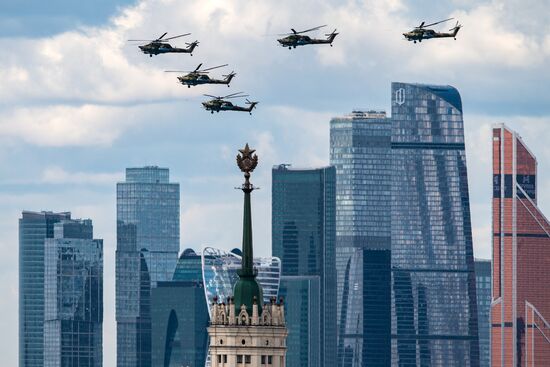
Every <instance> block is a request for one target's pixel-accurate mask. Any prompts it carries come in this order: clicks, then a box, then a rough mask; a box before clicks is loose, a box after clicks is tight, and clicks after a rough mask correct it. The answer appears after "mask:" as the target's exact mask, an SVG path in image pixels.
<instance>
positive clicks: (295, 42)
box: [277, 24, 338, 50]
mask: <svg viewBox="0 0 550 367" xmlns="http://www.w3.org/2000/svg"><path fill="white" fill-rule="evenodd" d="M323 27H326V24H325V25H321V26H318V27H314V28H311V29H306V30H305V31H300V32H297V31H296V30H295V29H294V28H291V29H290V30H291V31H292V33H284V34H280V35H279V36H286V37H284V38H281V39H278V40H277V41H278V42H279V43H280V44H281V46H283V47H288V49H289V50H291V49H292V48H296V46H305V45H317V44H323V43H327V44H329V45H330V47H332V41H334V38H335V37H336V36H337V35H338V33H336V29H335V30H334V31H332V33H327V34H325V36H327V38H326V39H317V38H311V37H309V36H305V35H302V33H307V32H311V31H315V30H317V29H320V28H323Z"/></svg>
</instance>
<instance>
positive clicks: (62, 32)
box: [0, 0, 550, 366]
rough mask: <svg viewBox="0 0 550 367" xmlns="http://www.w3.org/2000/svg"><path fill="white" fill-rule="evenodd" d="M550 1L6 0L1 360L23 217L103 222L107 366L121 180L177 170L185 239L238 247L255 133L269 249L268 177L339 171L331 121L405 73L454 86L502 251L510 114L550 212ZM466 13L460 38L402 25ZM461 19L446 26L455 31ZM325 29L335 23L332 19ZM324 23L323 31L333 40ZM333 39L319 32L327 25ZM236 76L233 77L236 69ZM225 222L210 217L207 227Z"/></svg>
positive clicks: (259, 224)
mask: <svg viewBox="0 0 550 367" xmlns="http://www.w3.org/2000/svg"><path fill="white" fill-rule="evenodd" d="M549 9H550V3H549V1H548V0H510V1H497V0H494V1H490V0H489V1H483V0H477V1H474V0H447V1H437V2H434V1H428V0H418V1H405V0H376V1H375V0H371V1H353V0H349V1H345V0H341V1H336V0H324V1H319V0H278V1H271V0H270V1H267V0H266V1H244V0H230V1H229V0H220V1H204V0H202V1H201V0H188V1H181V0H180V1H176V0H143V1H139V2H135V1H130V0H118V1H111V0H95V1H88V2H75V1H69V0H51V1H48V2H44V1H39V0H20V1H10V0H3V1H0V48H1V49H2V52H1V53H0V232H1V233H2V236H1V237H0V251H1V253H2V254H3V255H2V256H1V257H0V294H2V297H1V299H0V330H2V331H3V333H2V334H1V335H0V355H2V360H3V364H4V365H6V366H15V365H17V338H16V337H15V336H16V335H17V292H18V286H17V284H18V283H17V282H18V280H17V263H18V259H17V246H18V232H17V219H18V218H19V216H20V212H21V210H23V209H26V210H55V211H66V210H68V211H71V212H72V213H73V216H74V217H87V218H88V217H89V218H91V219H92V220H93V221H94V227H95V228H94V229H95V236H96V237H98V238H103V239H104V241H105V242H104V246H105V320H104V333H105V335H104V360H105V365H106V366H114V365H115V349H116V348H115V346H116V342H115V341H116V339H115V322H114V250H115V247H116V243H115V240H116V233H115V232H116V223H115V216H116V213H115V182H117V181H119V180H121V179H122V178H123V172H124V168H125V167H129V166H143V165H159V166H165V167H169V168H170V170H171V178H172V180H173V181H175V182H179V183H180V184H181V209H182V210H181V248H182V249H183V248H186V247H194V248H200V247H202V246H203V245H204V244H209V245H214V246H219V247H222V248H231V247H234V246H236V245H238V244H239V243H240V236H241V234H240V231H239V228H240V221H241V199H242V198H241V194H239V192H237V191H236V190H233V187H234V186H236V185H238V184H239V183H240V182H241V177H240V175H239V174H238V173H237V171H236V167H235V163H234V157H235V153H236V151H235V150H236V149H237V148H238V147H241V146H242V145H243V144H244V143H245V142H249V143H250V144H251V145H252V146H253V147H255V148H256V149H257V150H258V154H259V155H260V160H261V161H260V166H259V168H258V170H257V173H256V174H255V178H254V180H253V181H254V183H255V184H257V185H258V186H261V187H262V190H260V191H258V192H257V193H256V194H255V196H254V208H253V210H254V221H255V222H254V226H255V233H254V235H255V243H256V247H257V248H258V252H259V253H260V254H261V255H267V254H269V253H270V218H271V214H270V210H271V209H270V200H271V199H270V169H271V166H272V165H274V164H277V163H282V162H285V163H293V164H294V165H296V166H315V165H324V164H327V163H328V136H329V130H328V128H329V120H330V118H331V117H332V116H338V115H342V114H345V113H348V112H349V111H351V110H352V109H354V108H369V109H370V108H374V109H385V110H388V111H389V109H390V83H391V82H392V81H404V82H420V83H434V84H451V85H453V86H455V87H457V88H458V90H459V91H460V93H461V95H462V99H463V105H464V118H465V125H466V139H467V141H466V147H467V151H466V153H467V159H468V170H469V172H468V174H469V182H470V198H471V208H472V220H473V223H472V224H473V228H474V246H475V254H476V256H477V257H485V258H486V257H489V256H490V251H489V249H490V243H489V238H490V195H491V170H490V160H491V153H490V146H491V145H490V144H491V139H490V131H491V130H490V129H491V125H492V124H494V123H500V122H504V123H507V124H508V125H509V126H511V127H512V128H514V129H516V130H517V131H518V132H519V133H520V135H522V136H523V138H524V140H525V142H526V143H527V145H528V146H530V148H531V150H532V151H533V152H534V153H535V154H536V155H537V156H538V160H539V180H538V182H539V188H538V190H539V204H540V206H541V207H542V209H543V210H545V209H546V212H547V213H548V212H550V193H549V191H550V190H548V189H549V188H550V173H549V172H550V145H549V144H548V143H547V142H548V141H549V140H550V73H549V72H548V65H549V63H550V23H548V21H547V17H546V15H547V14H548V11H549ZM449 17H455V18H457V19H459V20H460V22H461V23H462V25H463V26H464V28H463V29H462V30H461V31H460V33H459V35H458V36H459V37H458V40H457V41H453V40H452V39H445V40H433V41H429V42H423V43H422V44H417V45H413V44H412V43H408V42H405V41H403V40H402V36H401V33H403V32H404V31H407V30H408V28H410V27H412V26H415V25H417V24H418V23H420V21H422V20H426V21H428V22H433V21H437V20H440V19H444V18H449ZM320 24H328V25H329V26H328V27H327V31H329V30H332V29H333V28H337V29H338V31H339V32H340V33H341V34H340V35H339V36H338V37H337V39H336V42H335V44H334V47H332V48H331V47H326V46H319V47H304V48H299V49H296V50H293V51H292V52H290V51H288V50H287V49H284V48H282V47H278V46H277V44H276V41H275V37H273V36H270V35H272V34H275V33H282V32H286V31H288V30H289V28H291V27H294V28H297V29H305V28H311V27H314V26H317V25H320ZM452 25H453V24H451V23H449V24H444V25H442V26H441V28H440V29H442V30H447V29H448V28H450V27H451V26H452ZM329 28H330V29H329ZM164 32H168V34H169V35H176V34H180V33H186V32H191V33H192V35H191V36H190V37H187V38H186V39H178V40H177V42H174V43H175V44H176V45H183V43H184V42H185V41H188V42H189V41H192V40H195V39H197V40H199V41H200V46H199V48H198V49H197V50H196V51H195V53H194V55H193V56H192V57H191V56H189V55H184V54H174V55H164V56H158V57H153V58H149V57H147V56H145V55H143V54H141V53H139V52H138V50H137V48H136V46H135V45H131V44H128V43H127V42H126V40H127V39H129V38H154V37H155V36H160V35H161V34H162V33H164ZM323 33H325V32H323ZM321 34H322V33H321V32H319V35H321ZM200 62H204V64H205V65H207V66H213V65H219V64H224V63H228V64H230V66H229V67H228V69H230V70H235V72H236V73H237V77H236V79H235V81H234V82H233V83H232V85H231V88H230V89H227V88H225V87H224V86H212V87H197V88H193V89H188V88H184V87H183V86H181V85H178V84H177V83H176V79H175V76H176V75H174V74H166V73H163V70H169V69H190V68H194V67H195V66H196V65H197V64H198V63H200ZM230 70H226V71H230ZM241 90H242V91H245V92H247V93H249V94H251V96H252V98H253V99H255V100H259V101H260V105H259V106H258V109H257V110H256V111H255V113H254V115H253V116H249V115H248V114H239V113H223V114H222V113H220V114H216V115H210V114H209V113H206V112H205V111H204V110H202V109H201V108H200V102H201V100H202V99H203V98H202V97H201V94H202V93H211V94H224V93H225V94H228V93H230V92H236V91H241ZM213 223H215V225H212V224H213Z"/></svg>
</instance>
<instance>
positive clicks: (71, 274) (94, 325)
mask: <svg viewBox="0 0 550 367" xmlns="http://www.w3.org/2000/svg"><path fill="white" fill-rule="evenodd" d="M45 247H46V250H45V259H44V263H45V264H44V267H45V276H44V277H45V278H44V283H45V286H44V287H45V288H44V298H45V299H44V303H45V313H44V366H45V367H62V366H80V367H101V366H103V353H102V352H103V351H102V348H103V342H102V340H103V240H97V239H93V227H92V221H91V220H90V219H84V220H80V219H78V220H62V221H61V222H58V223H55V224H54V236H53V238H47V239H46V244H45Z"/></svg>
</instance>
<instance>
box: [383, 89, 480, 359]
mask: <svg viewBox="0 0 550 367" xmlns="http://www.w3.org/2000/svg"><path fill="white" fill-rule="evenodd" d="M391 119H392V141H391V150H392V154H391V156H392V160H391V168H392V180H391V241H392V242H391V267H392V279H391V281H392V293H391V296H392V315H391V316H392V323H391V327H392V330H391V331H392V365H393V366H445V367H452V366H479V344H478V328H477V303H476V282H475V281H476V279H475V272H474V257H473V248H472V227H471V220H470V202H469V195H468V176H467V169H466V154H465V149H464V126H463V120H462V102H461V98H460V94H459V93H458V91H457V90H456V89H455V88H453V87H451V86H436V85H422V84H408V83H392V117H391Z"/></svg>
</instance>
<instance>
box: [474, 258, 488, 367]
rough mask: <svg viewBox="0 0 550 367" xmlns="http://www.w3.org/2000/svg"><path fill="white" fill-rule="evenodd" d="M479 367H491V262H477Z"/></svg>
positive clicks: (477, 260)
mask: <svg viewBox="0 0 550 367" xmlns="http://www.w3.org/2000/svg"><path fill="white" fill-rule="evenodd" d="M475 269H476V293H477V294H476V295H477V325H478V330H479V365H480V367H489V366H490V365H491V260H481V259H476V260H475Z"/></svg>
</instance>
